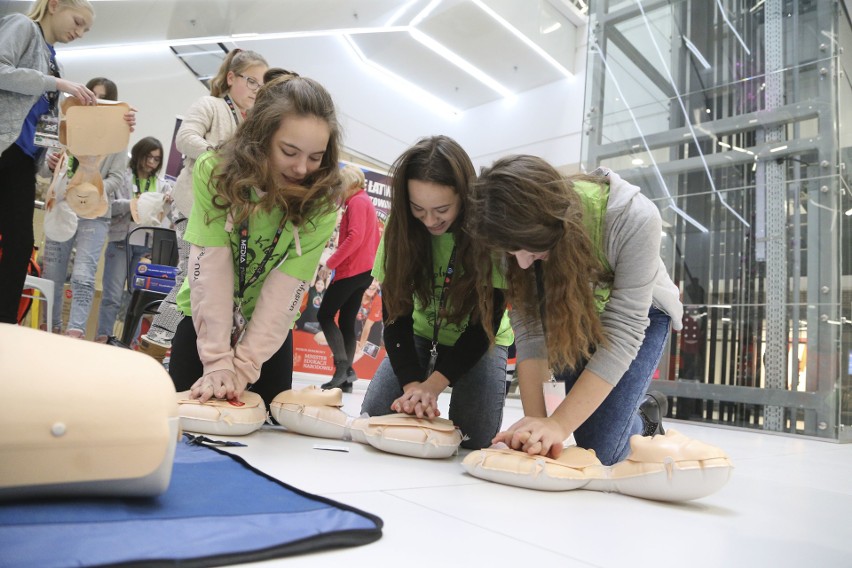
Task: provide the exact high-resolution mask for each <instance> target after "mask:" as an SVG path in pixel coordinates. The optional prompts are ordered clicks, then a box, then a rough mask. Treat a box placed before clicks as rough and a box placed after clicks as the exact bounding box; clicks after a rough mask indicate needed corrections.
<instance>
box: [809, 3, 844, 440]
mask: <svg viewBox="0 0 852 568" xmlns="http://www.w3.org/2000/svg"><path fill="white" fill-rule="evenodd" d="M838 8H839V7H838V5H837V3H836V2H817V3H816V11H817V29H818V30H820V31H821V32H823V33H824V34H825V36H827V37H829V38H832V37H834V35H835V32H836V29H835V27H836V26H837V25H838V23H839V13H838ZM830 43H831V57H830V58H829V59H827V60H820V61H818V62H817V65H818V67H819V68H818V77H819V79H818V85H817V102H818V103H821V104H820V106H819V108H820V109H821V110H820V114H819V118H818V120H819V146H818V150H817V152H818V160H819V166H818V168H816V169H817V173H818V176H819V177H815V176H809V177H812V178H814V179H813V180H812V181H811V183H809V186H808V190H809V191H808V229H807V239H808V244H807V249H808V261H807V262H808V290H807V304H808V318H807V319H808V364H807V370H808V377H807V381H806V382H807V389H808V391H810V392H816V393H818V394H819V395H821V397H822V398H823V400H824V401H825V403H824V404H823V406H822V408H820V409H817V411H816V412H810V413H806V416H805V433H806V434H815V435H819V436H828V437H836V436H837V419H838V413H837V409H836V405H837V382H838V379H839V375H840V368H839V362H840V353H839V346H840V326H839V325H834V324H832V323H830V322H832V321H834V322H837V321H839V320H840V249H839V242H838V241H839V234H840V233H839V232H837V233H836V234H833V231H832V228H833V227H836V226H837V225H838V223H840V215H842V212H841V211H840V199H839V198H840V195H839V194H838V189H839V185H838V184H839V179H838V158H837V149H838V135H837V123H836V118H839V117H838V116H837V113H838V110H837V101H836V96H835V92H836V81H837V80H838V68H837V57H838V50H837V45H836V42H834V41H832V42H830Z"/></svg>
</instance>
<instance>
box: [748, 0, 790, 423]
mask: <svg viewBox="0 0 852 568" xmlns="http://www.w3.org/2000/svg"><path fill="white" fill-rule="evenodd" d="M764 7H765V8H764V9H765V10H766V12H765V13H766V18H765V22H766V23H765V32H766V37H765V44H764V45H765V57H766V66H765V69H766V88H765V89H764V95H765V97H766V107H765V108H766V110H768V111H771V110H774V109H776V108H778V107H780V106H782V105H783V104H784V41H783V28H784V17H783V15H782V8H783V0H767V2H766V4H765V5H764ZM792 33H797V32H796V30H793V31H792ZM784 139H785V129H784V127H782V126H776V127H771V128H767V129H766V141H767V142H768V143H770V144H772V143H774V142H779V143H780V142H783V141H784ZM761 164H762V165H763V167H764V168H765V180H766V184H765V185H764V186H763V187H761V186H758V187H757V191H758V192H761V191H763V192H764V198H765V203H766V225H765V226H766V240H765V243H766V245H765V247H766V351H765V355H764V373H765V375H764V377H765V379H764V384H765V388H768V389H770V388H775V389H784V388H785V387H786V385H787V373H786V371H787V364H786V361H787V280H788V277H787V187H786V183H785V168H784V163H783V162H781V161H777V160H771V159H770V160H764V161H762V162H761ZM758 179H759V176H758ZM763 428H764V429H765V430H772V431H776V432H780V431H782V430H783V429H784V412H783V408H782V407H780V406H769V405H767V406H765V407H764V414H763Z"/></svg>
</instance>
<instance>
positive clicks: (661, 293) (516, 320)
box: [510, 168, 683, 386]
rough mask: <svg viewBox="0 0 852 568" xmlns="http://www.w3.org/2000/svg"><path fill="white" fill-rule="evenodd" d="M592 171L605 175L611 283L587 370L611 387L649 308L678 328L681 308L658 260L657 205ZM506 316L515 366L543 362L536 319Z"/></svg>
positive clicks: (635, 345)
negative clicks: (597, 341) (598, 339)
mask: <svg viewBox="0 0 852 568" xmlns="http://www.w3.org/2000/svg"><path fill="white" fill-rule="evenodd" d="M595 173H596V174H602V175H605V176H607V178H608V179H609V184H610V194H609V201H608V203H607V209H606V217H605V221H604V231H603V233H604V235H603V249H604V253H605V255H606V259H607V261H608V262H609V265H610V266H611V267H612V270H613V272H614V274H615V280H614V282H613V284H612V289H611V294H610V299H609V302H608V303H607V305H606V308H605V309H604V311H603V313H601V316H600V318H601V324H602V325H603V332H604V336H605V337H606V344H605V345H603V344H602V345H599V346H597V349H596V351H595V353H594V354H593V355H592V357H591V359H590V360H589V362H588V363H587V364H586V369H588V370H589V371H591V372H593V373H595V374H596V375H598V376H600V377H601V378H602V379H604V380H605V381H606V382H608V383H610V384H611V385H613V386H615V385H616V384H617V383H618V381H620V380H621V377H622V376H623V375H624V373H626V372H627V369H628V367H630V363H631V362H632V361H633V359H635V358H636V354H637V353H638V352H639V347H641V345H642V342H643V341H644V340H645V328H647V327H648V324H649V323H650V322H649V319H648V310H649V309H650V308H651V306H652V305H653V306H656V307H657V308H659V309H661V310H662V311H664V312H665V313H667V314H668V315H669V316H670V317H671V318H672V327H673V328H674V329H676V330H679V329H681V327H682V321H681V320H682V318H683V305H682V304H681V302H680V290H679V289H678V287H677V286H675V284H674V282H672V280H671V278H669V275H668V273H667V272H666V267H665V265H664V264H663V261H662V259H661V258H660V240H661V235H662V225H663V223H662V219H661V217H660V212H659V210H658V209H657V207H656V205H654V204H653V203H652V202H651V200H649V199H648V198H647V197H645V196H644V195H642V194H641V193H640V191H639V188H638V187H637V186H635V185H631V184H629V183H627V182H626V181H624V180H623V179H621V177H619V175H618V174H616V173H615V172H612V171H610V170H608V169H605V168H601V169H600V170H598V171H597V172H595ZM510 314H511V315H512V328H513V329H514V331H515V346H516V349H517V360H518V362H521V361H523V360H524V359H547V348H546V346H545V342H544V335H543V334H542V331H541V322H540V321H539V319H538V318H537V317H535V319H522V318H521V316H520V314H518V313H517V312H516V311H515V310H512V311H511V312H510Z"/></svg>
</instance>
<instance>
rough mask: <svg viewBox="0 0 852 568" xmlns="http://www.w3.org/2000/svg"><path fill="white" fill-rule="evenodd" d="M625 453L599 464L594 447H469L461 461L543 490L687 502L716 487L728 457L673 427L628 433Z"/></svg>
mask: <svg viewBox="0 0 852 568" xmlns="http://www.w3.org/2000/svg"><path fill="white" fill-rule="evenodd" d="M630 448H631V451H630V454H629V455H628V456H627V459H625V460H624V461H621V462H619V463H617V464H615V465H611V466H605V465H602V464H601V462H600V461H599V460H598V459H597V457H595V452H594V451H592V450H585V449H583V448H578V447H576V446H572V447H568V448H565V449H564V450H563V451H562V454H561V455H560V456H559V458H557V459H550V458H547V457H544V456H538V455H536V456H531V455H529V454H527V453H526V452H521V451H517V450H510V449H508V448H504V449H500V448H488V449H485V450H478V451H475V452H471V453H470V454H469V455H468V456H467V457H465V459H464V461H463V462H462V465H463V467H464V468H465V470H467V472H468V473H469V474H471V475H473V476H475V477H479V478H482V479H487V480H488V481H495V482H497V483H503V484H506V485H516V486H518V487H526V488H529V489H541V490H545V491H568V490H571V489H590V490H592V491H605V492H616V493H623V494H625V495H632V496H634V497H642V498H645V499H655V500H658V501H689V500H691V499H700V498H701V497H706V496H707V495H710V494H712V493H715V492H716V491H718V490H719V489H720V488H721V487H722V486H723V485H725V483H727V481H728V479H729V478H730V475H731V470H732V469H733V466H732V465H731V462H730V460H729V459H728V456H727V455H726V454H725V452H723V451H722V450H720V449H719V448H715V447H713V446H709V445H707V444H704V443H702V442H699V441H698V440H691V439H689V438H687V437H686V436H684V435H683V434H681V433H679V432H676V431H675V430H671V429H670V430H668V431H667V432H666V433H665V434H658V435H656V436H653V437H643V436H638V435H636V436H633V437H631V438H630Z"/></svg>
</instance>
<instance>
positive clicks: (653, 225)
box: [467, 155, 683, 465]
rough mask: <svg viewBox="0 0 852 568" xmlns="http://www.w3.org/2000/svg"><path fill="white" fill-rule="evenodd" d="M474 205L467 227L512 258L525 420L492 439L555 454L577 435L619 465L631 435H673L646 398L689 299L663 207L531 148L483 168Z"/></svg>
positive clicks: (604, 173)
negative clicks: (671, 266)
mask: <svg viewBox="0 0 852 568" xmlns="http://www.w3.org/2000/svg"><path fill="white" fill-rule="evenodd" d="M470 202H471V215H470V217H469V220H470V223H469V224H468V227H467V228H468V230H469V231H470V232H471V234H472V235H474V236H475V238H476V241H477V243H478V244H480V245H481V246H483V247H486V248H487V249H488V250H490V251H492V252H493V253H494V254H499V255H500V256H501V257H502V259H503V260H504V261H505V263H506V278H507V280H508V283H509V286H508V288H507V291H508V297H509V302H510V303H511V304H512V314H511V317H512V327H513V329H514V331H515V337H516V345H515V347H516V350H517V367H516V374H517V377H518V383H519V385H520V391H521V402H522V403H523V407H524V415H525V417H524V418H523V419H521V420H519V421H518V422H516V423H515V424H513V425H511V426H509V428H507V429H506V430H505V431H504V432H501V433H500V434H498V435H497V436H495V438H494V442H495V443H499V442H502V443H505V444H506V445H508V446H510V447H511V448H513V449H516V450H522V451H524V452H527V453H529V454H540V455H546V456H549V457H551V458H557V457H559V455H560V454H561V452H562V448H563V443H564V441H565V440H566V439H567V438H568V437H569V436H571V435H572V434H573V436H574V440H575V441H576V443H577V445H578V446H579V447H581V448H585V449H590V450H594V452H595V455H596V457H597V459H599V460H600V461H601V463H603V464H604V465H612V464H614V463H617V462H620V461H622V460H623V459H625V458H626V457H627V455H628V454H629V452H630V449H631V448H630V439H631V437H632V436H634V435H637V434H638V435H645V436H652V435H655V434H662V433H664V428H663V427H662V417H663V416H664V415H665V414H666V407H667V404H668V403H667V401H666V398H665V396H663V395H662V394H661V393H657V392H651V393H648V394H646V393H647V391H648V388H649V386H650V385H651V384H652V379H653V376H654V373H655V370H656V369H657V365H658V364H659V362H660V359H661V357H662V355H663V351H664V348H665V345H666V341H667V340H668V336H669V328H670V327H674V328H675V329H680V327H681V320H682V315H683V306H682V305H681V302H680V291H679V290H678V287H677V286H676V285H675V284H674V282H672V280H671V278H670V277H669V275H668V273H667V271H666V267H665V265H664V264H663V261H662V259H661V258H660V240H661V234H662V226H663V225H662V218H661V217H660V212H659V210H658V209H657V206H656V205H655V204H654V203H653V202H652V201H651V200H650V199H648V198H647V197H645V196H644V195H642V193H641V192H640V189H639V187H637V186H635V185H633V184H630V183H628V182H627V181H625V180H624V179H622V178H621V177H620V176H619V175H618V174H616V173H615V172H612V171H610V170H607V169H606V168H601V169H599V170H596V171H595V172H593V173H592V174H591V175H574V176H564V175H563V174H562V173H560V172H559V171H558V170H557V169H556V168H555V167H553V166H552V165H551V164H549V163H547V162H546V161H545V160H543V159H541V158H539V157H536V156H529V155H516V156H506V157H504V158H501V159H499V160H497V161H496V162H494V164H493V165H492V166H491V167H488V168H483V169H482V171H481V173H480V175H479V178H478V179H477V180H476V181H475V182H473V183H472V185H471V199H470ZM484 265H485V266H484V267H485V268H487V267H489V266H491V264H490V263H484ZM486 282H487V280H486ZM481 296H482V297H483V298H485V299H487V298H488V291H487V290H482V291H481ZM488 305H489V304H488V303H487V302H483V313H485V314H487V313H488ZM486 317H487V316H486ZM551 370H552V371H553V374H555V379H556V381H558V382H559V383H563V384H564V385H565V390H564V391H562V392H567V394H566V395H565V397H564V398H562V400H561V401H560V400H559V399H560V397H559V396H557V393H556V392H555V391H554V390H553V387H556V386H557V385H556V384H555V383H551V384H545V383H549V379H550V378H551V376H553V375H551ZM543 385H544V386H543ZM560 388H561V387H560ZM562 392H559V393H558V394H560V395H561V394H562ZM548 399H551V400H554V399H555V402H556V403H558V406H555V408H554V407H551V408H550V409H549V408H548V405H547V404H546V401H547V400H548ZM548 410H550V412H549V413H548ZM548 414H549V415H548Z"/></svg>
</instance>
